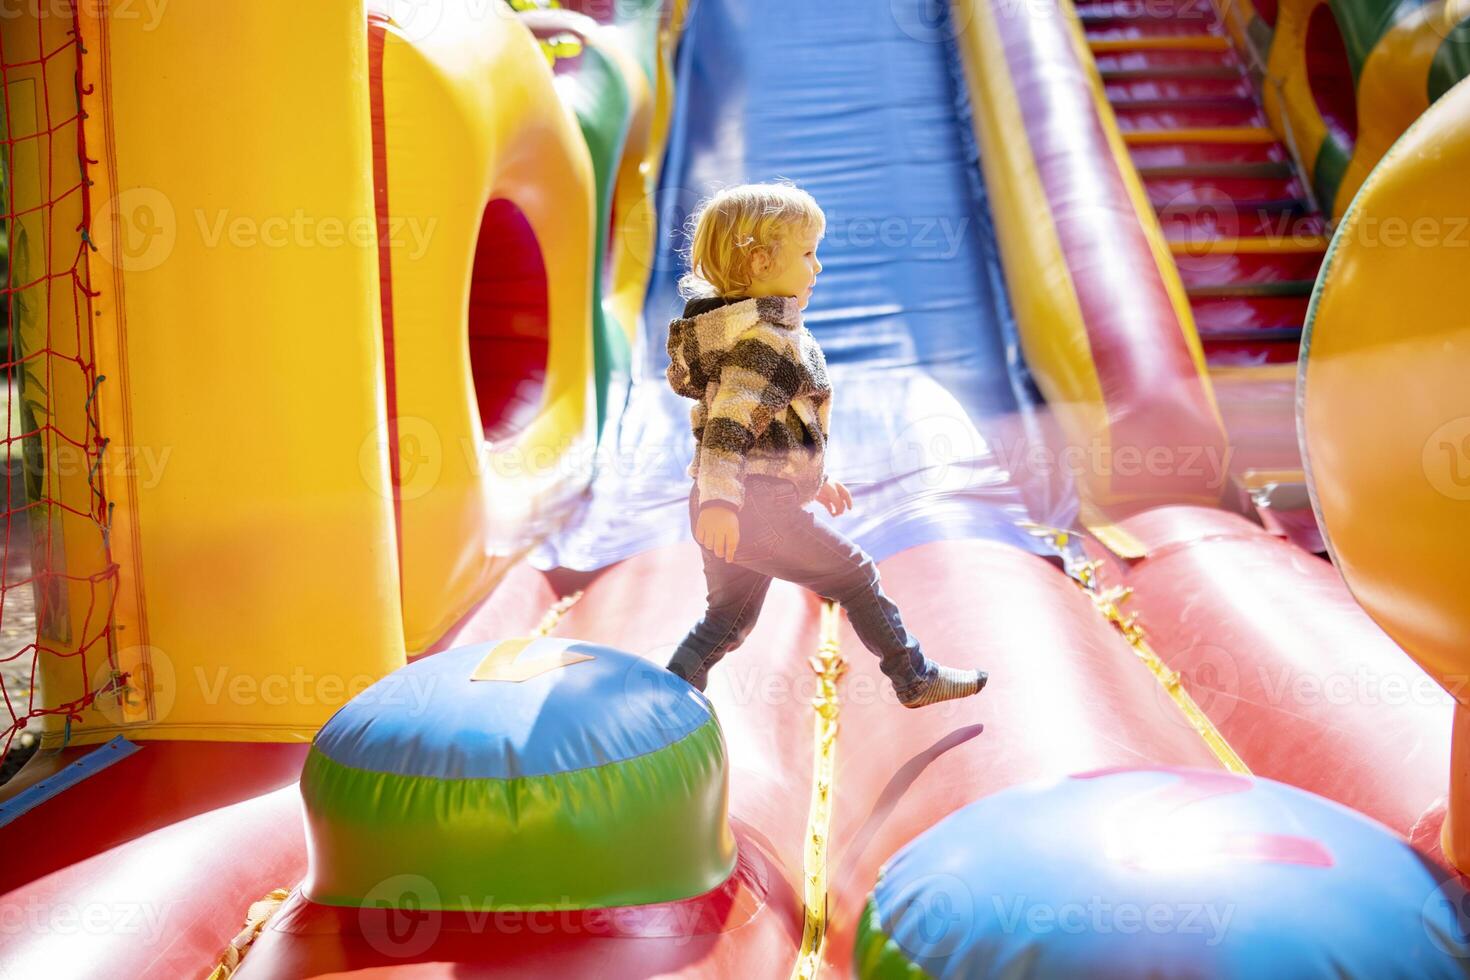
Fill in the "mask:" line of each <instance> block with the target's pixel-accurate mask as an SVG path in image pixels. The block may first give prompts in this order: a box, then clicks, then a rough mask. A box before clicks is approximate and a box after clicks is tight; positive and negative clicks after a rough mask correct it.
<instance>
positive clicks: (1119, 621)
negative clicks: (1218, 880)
mask: <svg viewBox="0 0 1470 980" xmlns="http://www.w3.org/2000/svg"><path fill="white" fill-rule="evenodd" d="M1026 530H1027V532H1028V533H1030V534H1033V535H1035V536H1036V537H1039V538H1042V539H1044V540H1046V541H1048V542H1050V543H1051V544H1052V546H1053V547H1054V548H1056V549H1058V550H1060V549H1061V548H1064V547H1065V546H1066V544H1067V541H1068V539H1069V538H1070V536H1071V532H1070V531H1067V530H1064V529H1062V528H1059V527H1048V526H1046V525H1044V524H1035V523H1029V524H1028V526H1027V528H1026ZM1100 567H1102V561H1101V559H1094V560H1092V561H1088V562H1083V563H1082V564H1081V566H1080V567H1079V569H1078V572H1077V574H1076V575H1075V576H1074V577H1073V581H1074V582H1076V583H1077V587H1078V588H1080V589H1081V590H1082V591H1084V592H1086V593H1087V596H1088V598H1089V599H1091V600H1092V607H1093V608H1094V609H1096V610H1097V611H1098V612H1099V613H1101V614H1102V615H1103V618H1105V619H1106V620H1107V621H1108V622H1110V623H1112V624H1113V625H1114V626H1116V627H1117V628H1118V632H1120V633H1122V634H1123V638H1124V639H1126V640H1127V641H1128V644H1129V646H1131V647H1133V652H1134V653H1135V654H1137V656H1138V659H1139V660H1141V661H1142V662H1143V665H1144V666H1145V667H1147V668H1148V669H1149V671H1150V672H1151V673H1152V674H1153V675H1154V678H1155V679H1156V680H1157V681H1158V682H1159V684H1160V686H1162V687H1163V689H1164V690H1165V691H1167V692H1168V694H1169V697H1170V698H1171V699H1173V701H1174V703H1175V705H1177V706H1178V707H1179V710H1180V711H1181V712H1182V713H1183V714H1184V717H1185V718H1187V719H1188V720H1189V725H1190V727H1191V728H1193V729H1194V730H1195V732H1197V733H1198V734H1199V737H1200V738H1202V739H1204V742H1205V744H1206V745H1208V746H1209V747H1210V751H1211V752H1213V753H1214V754H1215V758H1216V759H1218V760H1220V764H1221V765H1222V766H1224V767H1225V768H1226V769H1229V770H1230V771H1231V772H1238V773H1241V774H1242V775H1247V776H1248V775H1250V769H1249V767H1247V766H1246V764H1245V761H1244V760H1243V759H1241V757H1240V756H1239V755H1238V754H1237V753H1236V751H1235V749H1233V748H1231V747H1230V743H1229V742H1227V741H1225V736H1223V735H1221V734H1220V730H1219V729H1218V728H1216V727H1215V723H1214V722H1212V721H1210V719H1209V716H1208V715H1206V714H1205V713H1204V711H1203V710H1202V709H1201V708H1200V706H1199V705H1198V704H1197V703H1196V702H1195V700H1194V698H1192V697H1190V694H1189V692H1188V691H1186V690H1185V689H1184V684H1183V682H1182V681H1181V680H1180V678H1179V672H1178V671H1174V670H1170V669H1169V666H1168V665H1167V664H1165V663H1164V661H1163V660H1162V659H1160V657H1159V655H1158V653H1157V652H1155V650H1154V649H1153V647H1151V646H1149V645H1148V643H1147V641H1145V640H1144V638H1143V627H1142V626H1140V625H1138V614H1137V613H1130V614H1128V615H1127V616H1124V615H1123V609H1122V605H1123V603H1125V602H1127V601H1128V598H1129V597H1130V596H1131V595H1133V589H1132V588H1131V587H1129V586H1119V585H1115V586H1113V587H1112V588H1110V589H1099V584H1100V583H1099V582H1098V579H1097V570H1098V569H1099V568H1100Z"/></svg>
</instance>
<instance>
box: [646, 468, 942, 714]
mask: <svg viewBox="0 0 1470 980" xmlns="http://www.w3.org/2000/svg"><path fill="white" fill-rule="evenodd" d="M796 501H797V493H796V487H795V486H794V485H792V483H791V482H790V481H788V480H782V479H779V478H776V477H766V476H760V475H751V476H748V477H746V480H745V505H744V506H743V507H742V508H741V509H740V514H739V522H740V542H739V545H738V546H737V547H736V549H735V560H734V561H733V562H727V561H725V560H724V559H723V558H721V557H719V556H718V555H716V554H715V553H714V552H713V551H710V550H709V549H708V548H706V547H705V546H704V545H702V544H701V545H700V546H699V550H700V554H701V556H702V557H703V559H704V577H705V581H706V583H707V584H708V586H709V607H708V609H706V610H705V614H704V618H703V619H701V620H700V621H699V622H698V623H696V624H695V626H694V628H693V629H691V630H690V631H689V635H688V636H686V637H685V638H684V641H683V642H682V643H680V644H679V648H678V649H677V650H675V651H674V655H673V657H671V658H670V659H669V669H670V670H672V671H674V672H675V673H676V674H679V675H681V676H683V677H684V678H685V679H686V680H688V681H689V683H690V684H693V685H694V686H695V687H697V688H699V689H700V690H701V691H702V690H704V685H705V680H706V677H707V675H708V673H709V669H710V668H711V667H713V666H714V665H715V664H717V663H719V661H720V658H722V657H723V656H724V655H725V654H727V653H729V652H730V651H731V650H734V649H735V648H736V647H738V646H740V644H741V643H743V642H745V638H746V637H747V636H748V635H750V631H751V629H752V628H754V626H755V620H756V617H757V616H758V615H759V614H760V611H761V604H762V603H763V602H764V601H765V598H766V590H767V589H768V588H769V587H770V585H771V579H772V578H780V579H785V580H786V581H788V582H795V583H796V584H797V585H800V586H803V587H805V588H807V589H810V590H811V591H813V592H815V593H817V594H818V595H820V596H821V597H822V598H824V599H832V600H835V601H836V602H837V603H839V604H840V605H841V606H842V608H843V609H845V610H846V611H847V618H848V621H849V622H850V623H852V628H853V631H854V632H855V633H857V635H858V639H859V640H861V641H862V643H863V645H864V646H865V647H867V648H868V649H869V650H871V651H872V652H873V653H874V654H875V655H877V657H878V659H879V667H880V669H881V670H882V671H883V673H884V674H886V675H887V676H888V679H889V680H890V681H891V682H892V683H893V687H894V690H895V691H896V692H898V694H899V696H900V697H902V696H904V695H907V694H909V693H911V692H913V691H914V689H915V688H916V687H917V686H918V684H919V683H920V681H921V680H922V679H923V678H924V677H925V676H927V675H928V674H930V673H932V672H933V670H934V668H933V666H932V665H931V664H930V662H929V661H928V660H927V659H926V658H925V656H924V653H923V651H922V650H921V649H920V648H919V641H918V640H916V639H915V638H914V637H913V635H912V634H910V633H909V632H908V631H907V630H905V629H904V626H903V620H902V618H900V616H899V614H898V607H897V606H895V605H894V604H893V601H892V600H891V599H889V598H888V597H887V596H886V595H884V594H883V589H882V587H881V586H880V585H879V582H878V569H877V566H875V565H874V564H873V560H872V559H871V558H870V557H868V555H867V553H866V552H864V551H863V550H862V549H861V548H859V547H858V546H857V545H855V544H853V543H852V542H851V541H849V540H848V539H847V538H845V537H843V536H842V535H841V534H839V533H837V532H836V531H834V530H832V529H831V528H829V527H827V526H826V525H825V524H820V523H818V522H817V520H816V517H815V516H814V515H813V514H812V513H811V512H810V511H808V510H806V509H805V508H804V507H801V506H798V504H797V502H796ZM698 516H699V494H698V488H697V487H694V488H691V489H690V491H689V525H690V527H691V528H693V527H694V526H695V521H696V520H697V519H698ZM697 540H698V539H697V538H696V542H697Z"/></svg>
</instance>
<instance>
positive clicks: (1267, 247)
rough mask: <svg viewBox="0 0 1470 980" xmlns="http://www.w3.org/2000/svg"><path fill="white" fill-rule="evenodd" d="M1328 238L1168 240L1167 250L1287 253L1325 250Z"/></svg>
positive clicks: (1266, 237)
mask: <svg viewBox="0 0 1470 980" xmlns="http://www.w3.org/2000/svg"><path fill="white" fill-rule="evenodd" d="M1328 241H1329V239H1328V238H1327V236H1325V235H1313V236H1312V237H1310V238H1277V237H1275V236H1268V235H1261V236H1258V237H1247V238H1216V239H1214V240H1211V241H1197V242H1190V241H1184V242H1170V243H1169V251H1171V252H1173V253H1174V254H1175V255H1238V254H1240V253H1242V252H1244V253H1248V254H1256V255H1260V254H1266V253H1270V254H1272V255H1288V254H1306V253H1308V252H1326V251H1327V243H1328Z"/></svg>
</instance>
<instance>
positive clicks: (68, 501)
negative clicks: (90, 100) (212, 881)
mask: <svg viewBox="0 0 1470 980" xmlns="http://www.w3.org/2000/svg"><path fill="white" fill-rule="evenodd" d="M68 19H69V23H68ZM29 35H34V36H29ZM82 54H83V45H82V43H81V31H80V23H79V18H78V16H77V12H76V10H75V8H74V7H70V6H63V5H61V4H55V3H54V4H51V5H48V6H44V7H43V8H42V11H41V16H40V17H39V18H34V19H32V18H25V17H12V18H8V19H7V20H6V22H5V23H3V24H0V86H3V111H4V118H3V120H0V153H3V169H0V180H3V181H4V193H3V201H4V208H5V211H4V215H3V221H0V234H3V236H4V241H3V243H0V245H3V249H4V255H3V261H4V265H5V286H4V300H5V301H4V303H3V304H0V317H3V321H4V322H3V329H4V335H5V348H4V350H5V356H4V364H3V368H4V377H5V382H6V389H5V390H6V408H7V411H6V422H5V439H4V448H5V456H4V460H5V491H6V495H5V498H4V500H3V501H0V506H3V527H0V542H3V548H4V552H3V575H0V698H3V702H4V707H5V711H6V712H7V713H8V714H6V715H0V728H3V741H0V755H8V754H9V753H10V752H11V750H12V748H13V747H14V748H16V749H19V748H20V745H21V744H24V745H26V746H28V747H29V746H30V745H32V744H33V741H34V736H35V734H36V733H38V732H39V729H40V727H41V724H42V719H43V718H44V716H47V715H55V716H63V717H64V719H65V722H64V725H63V726H61V727H63V728H64V731H65V732H67V733H69V732H70V727H71V724H72V722H74V721H77V720H80V718H81V717H82V712H83V711H84V709H86V708H87V707H88V705H90V704H91V703H92V702H93V701H94V700H95V699H96V698H97V697H98V695H99V694H100V693H101V692H102V691H105V690H112V691H120V690H121V689H122V687H123V685H124V684H125V683H126V677H125V676H123V675H120V674H119V673H118V671H117V655H116V649H115V636H114V629H113V604H114V600H115V595H116V584H117V566H116V564H115V563H114V562H113V561H112V549H111V546H110V542H109V529H110V525H111V516H112V515H111V507H110V505H109V503H108V500H107V496H106V493H105V492H104V485H103V477H104V475H105V471H106V468H105V459H106V454H107V443H108V440H107V439H105V438H103V437H102V435H101V432H100V427H99V423H98V403H97V399H98V393H99V390H100V388H101V386H102V385H104V384H107V381H106V379H105V377H104V376H103V375H101V374H99V373H98V371H97V359H96V356H95V348H94V343H93V341H94V338H93V335H92V316H93V314H92V309H91V299H92V297H93V296H95V295H96V294H95V293H92V292H90V291H89V289H88V286H87V259H88V250H89V249H91V248H92V245H91V242H90V241H89V239H88V229H89V228H90V227H91V215H92V211H91V206H90V197H89V187H90V186H91V181H90V180H89V179H88V178H87V176H86V175H87V173H88V165H89V164H92V163H95V162H96V161H94V160H89V159H88V158H87V148H86V143H85V139H84V136H83V128H82V119H83V118H84V116H83V113H82V110H81V102H82V99H81V96H82V95H83V94H84V93H89V92H90V90H89V89H86V88H84V79H83V72H82ZM113 383H114V384H115V383H116V382H113ZM49 658H57V659H56V660H49ZM43 665H44V667H43ZM43 675H45V677H47V678H48V680H50V679H55V680H54V682H52V683H46V684H43V682H42V677H43ZM22 732H27V735H26V736H25V737H24V738H23V739H21V743H20V744H17V745H14V746H13V743H16V742H17V738H18V736H20V735H21V733H22ZM16 754H17V756H19V755H20V754H21V753H20V752H19V751H17V753H16ZM9 761H10V763H11V765H10V766H7V767H5V769H4V770H0V778H4V773H5V772H6V771H7V770H9V769H11V768H13V767H14V763H15V762H16V759H14V758H12V759H10V760H9Z"/></svg>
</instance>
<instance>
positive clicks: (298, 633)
mask: <svg viewBox="0 0 1470 980" xmlns="http://www.w3.org/2000/svg"><path fill="white" fill-rule="evenodd" d="M31 9H34V8H31ZM43 9H49V8H44V7H43ZM46 16H47V18H48V20H49V21H50V22H49V23H48V24H47V26H46V29H47V30H54V29H55V28H56V27H57V26H58V24H57V22H58V21H60V22H61V24H60V26H64V27H69V26H70V24H69V23H67V22H66V21H67V20H68V19H69V18H66V17H62V16H59V15H57V14H55V13H47V14H46ZM364 16H365V15H364V11H363V8H362V6H361V4H360V3H351V2H349V3H334V4H308V5H305V6H302V5H300V4H295V3H288V2H285V0H253V2H251V3H249V4H240V5H230V6H229V7H228V8H223V7H220V6H219V5H216V4H206V3H182V4H171V5H169V7H168V10H167V15H166V16H159V17H156V18H151V17H149V16H147V15H146V14H145V12H143V11H142V10H140V9H136V8H126V9H124V8H116V9H113V8H104V9H103V10H102V11H101V14H100V16H99V11H98V8H97V7H95V6H92V5H83V13H82V17H81V31H82V38H83V42H84V44H85V50H86V54H85V56H84V60H83V64H82V73H83V81H84V84H85V85H86V86H87V88H86V93H87V94H86V95H85V96H84V102H83V105H84V108H85V110H86V112H87V114H88V119H87V121H86V139H87V146H88V152H89V154H90V156H91V158H92V159H93V160H94V161H96V162H95V164H93V165H91V166H90V168H89V176H90V177H91V179H92V180H93V182H94V183H93V186H92V187H91V188H90V195H91V200H92V202H93V215H92V222H93V223H92V227H91V229H90V234H91V236H92V238H93V240H94V241H95V244H96V251H95V252H94V253H91V255H90V257H89V261H88V269H87V274H88V277H89V281H90V286H91V288H92V289H93V290H95V291H96V296H95V298H94V299H93V300H92V308H91V312H92V314H93V316H92V323H93V332H94V340H95V343H96V348H97V360H98V370H99V372H100V373H101V374H103V375H104V376H105V377H106V378H107V381H106V382H105V383H103V384H101V385H100V386H99V389H98V405H97V408H98V411H99V415H100V424H101V429H102V434H103V436H105V437H106V438H107V439H108V440H109V443H108V450H107V451H108V453H109V454H115V458H127V456H128V455H129V454H131V457H132V458H133V459H135V460H145V459H146V460H150V461H151V463H150V464H149V466H146V467H145V466H143V465H134V466H131V467H124V468H121V469H120V470H118V471H116V472H114V473H110V474H109V475H108V476H109V478H108V481H107V494H108V497H109V499H110V502H111V504H112V505H113V514H112V523H111V545H112V555H113V558H114V560H115V561H116V562H117V563H118V583H119V591H118V595H117V601H116V607H115V615H116V619H115V627H116V630H115V632H116V637H117V650H116V658H117V661H118V663H119V666H120V668H121V669H122V670H124V671H127V672H129V673H130V674H131V677H130V680H129V682H128V687H127V689H126V690H124V691H122V692H121V696H120V697H119V698H113V697H104V698H102V699H99V701H98V702H97V703H96V704H95V705H94V708H93V710H91V711H89V712H88V713H87V715H86V717H85V718H84V719H83V722H84V723H83V725H82V726H81V727H80V728H78V727H73V729H72V736H73V739H74V740H75V741H80V742H90V741H97V740H100V739H104V738H107V737H109V736H110V735H111V734H112V733H113V732H114V731H117V730H119V729H122V730H126V731H127V732H128V733H129V734H130V735H138V734H141V735H144V736H146V737H149V738H198V739H233V740H283V741H289V740H307V739H309V738H310V737H311V735H312V733H313V732H315V731H316V729H317V728H318V727H319V726H320V725H321V724H322V722H324V721H325V720H326V719H327V717H328V716H330V715H331V714H332V712H333V711H334V710H335V709H336V708H337V707H338V706H339V705H340V704H342V703H343V702H345V701H346V700H347V699H348V698H350V697H351V696H352V695H353V694H355V693H356V692H357V691H359V690H361V689H362V687H364V686H366V685H367V684H369V683H371V682H372V681H374V680H376V679H377V678H378V677H380V676H382V675H383V674H384V673H386V672H388V671H390V670H392V669H394V668H395V667H397V666H398V665H400V664H402V663H403V661H404V649H403V632H402V620H401V617H400V613H399V607H398V587H397V582H398V577H397V569H396V563H395V560H394V542H393V519H392V518H393V514H392V497H391V494H390V492H389V487H388V467H387V465H386V457H385V456H383V455H382V454H376V455H372V454H369V455H367V456H363V455H361V454H360V453H359V447H360V446H361V445H362V444H363V442H364V440H370V439H371V436H372V433H374V432H375V431H377V429H378V428H379V427H380V423H381V420H382V419H383V412H384V389H383V352H382V346H381V334H380V330H379V325H378V276H377V265H376V259H375V250H374V249H373V247H372V245H371V242H372V235H373V200H372V186H371V172H372V168H371V162H372V161H371V143H370V136H369V132H370V130H369V125H368V106H367V102H366V100H365V98H364V93H365V92H366V90H367V89H366V71H367V57H366V39H365V37H364V31H363V23H364ZM282 25H289V27H290V29H289V30H283V29H282ZM4 30H5V32H6V35H5V36H6V41H7V43H9V41H10V39H11V37H12V36H17V37H18V36H24V35H26V34H27V33H31V34H34V33H35V31H36V26H35V22H34V20H28V19H27V18H25V17H22V18H19V19H14V18H11V19H7V21H6V23H5V25H4ZM71 67H73V68H74V66H71ZM67 74H70V69H68V72H67ZM180 79H189V80H190V81H189V83H188V84H181V82H180ZM50 93H51V96H52V98H54V99H58V100H63V101H64V100H65V99H67V98H70V99H72V100H74V99H75V89H74V88H72V87H71V86H69V85H67V86H55V85H53V86H50ZM304 93H309V97H307V96H306V95H304ZM68 152H69V153H70V156H68ZM51 157H52V159H53V162H59V163H60V164H61V165H68V164H72V163H74V162H75V160H76V155H75V146H74V145H73V146H72V147H71V148H70V149H69V151H64V150H62V149H57V148H53V150H52V153H51ZM58 218H60V216H58ZM62 220H64V219H62ZM103 667H104V668H105V664H104V665H103ZM43 669H44V670H45V671H46V673H45V676H44V677H43V681H42V687H43V695H44V697H45V699H46V701H47V702H49V703H53V704H54V703H58V702H61V701H64V700H66V699H67V698H69V697H73V696H75V695H76V693H77V690H78V685H79V684H80V683H81V682H82V678H81V677H80V676H79V673H78V671H77V669H76V666H75V664H73V663H57V662H55V661H54V660H43ZM97 669H98V667H97V661H95V660H94V661H92V663H91V664H90V665H89V671H91V672H95V671H96V670H97ZM104 679H105V678H104ZM89 680H90V681H91V682H92V683H93V684H94V686H95V684H96V682H97V681H98V678H97V677H95V676H94V677H92V678H89Z"/></svg>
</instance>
